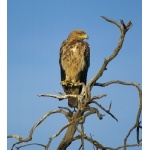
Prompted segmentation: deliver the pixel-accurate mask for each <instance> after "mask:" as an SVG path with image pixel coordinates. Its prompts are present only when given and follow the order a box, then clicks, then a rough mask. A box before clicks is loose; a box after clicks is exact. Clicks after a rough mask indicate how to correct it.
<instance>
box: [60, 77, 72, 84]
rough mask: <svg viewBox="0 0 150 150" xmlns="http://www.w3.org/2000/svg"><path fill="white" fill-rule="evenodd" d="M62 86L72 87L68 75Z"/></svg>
mask: <svg viewBox="0 0 150 150" xmlns="http://www.w3.org/2000/svg"><path fill="white" fill-rule="evenodd" d="M61 84H62V85H64V86H68V85H70V84H71V80H70V78H69V77H68V76H67V75H66V78H65V80H63V81H61Z"/></svg>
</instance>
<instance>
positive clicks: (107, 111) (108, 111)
mask: <svg viewBox="0 0 150 150" xmlns="http://www.w3.org/2000/svg"><path fill="white" fill-rule="evenodd" d="M91 103H94V104H96V105H97V106H98V107H100V108H101V109H102V110H103V111H105V112H106V113H108V114H109V115H110V116H111V117H112V118H114V119H115V120H116V121H117V122H118V119H117V118H116V117H115V116H114V115H113V114H112V113H110V110H106V109H105V108H104V107H102V105H100V104H99V103H98V102H96V101H92V102H91Z"/></svg>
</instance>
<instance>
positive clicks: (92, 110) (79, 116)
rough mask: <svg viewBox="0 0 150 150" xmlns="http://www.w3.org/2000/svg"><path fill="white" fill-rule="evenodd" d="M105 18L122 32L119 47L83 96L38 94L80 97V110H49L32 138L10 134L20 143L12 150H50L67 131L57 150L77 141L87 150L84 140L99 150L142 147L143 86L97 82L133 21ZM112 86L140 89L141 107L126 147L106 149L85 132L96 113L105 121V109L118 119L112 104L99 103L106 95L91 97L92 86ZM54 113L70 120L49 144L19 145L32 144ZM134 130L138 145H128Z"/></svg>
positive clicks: (114, 81)
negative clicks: (38, 149)
mask: <svg viewBox="0 0 150 150" xmlns="http://www.w3.org/2000/svg"><path fill="white" fill-rule="evenodd" d="M102 18H103V19H104V20H106V21H108V22H110V23H112V24H114V25H116V26H117V27H118V28H119V29H120V38H119V41H118V44H117V46H116V48H115V49H114V51H113V52H112V54H111V55H110V56H109V57H107V58H106V59H105V60H104V62H103V64H102V66H101V68H100V69H99V71H98V72H97V74H96V75H95V76H94V77H93V78H92V79H91V80H90V81H89V82H88V83H87V84H86V85H84V84H82V92H81V94H80V95H66V94H64V93H62V92H58V94H59V95H53V94H40V95H38V96H40V97H41V96H45V97H53V98H56V99H58V100H64V99H66V98H68V97H76V98H78V108H77V109H76V111H74V112H72V111H71V110H70V109H69V108H68V107H59V109H57V110H53V111H49V112H47V113H46V114H45V115H43V116H42V118H41V119H40V120H39V121H38V122H37V123H35V124H34V125H33V127H32V128H31V130H30V132H29V136H28V137H27V138H23V137H21V136H19V135H8V138H16V139H18V142H16V143H14V144H13V145H12V148H11V149H12V150H13V149H14V147H16V149H17V150H19V149H21V148H22V147H26V146H30V145H38V146H41V147H43V148H44V149H45V150H48V149H49V148H50V145H51V142H52V141H53V139H54V138H56V137H57V136H59V135H60V134H61V132H62V131H63V130H64V129H67V130H66V133H65V135H64V137H63V139H62V140H61V142H60V144H59V145H58V148H57V150H65V149H67V147H68V146H69V145H70V144H71V143H72V142H73V141H75V140H81V145H80V147H79V149H82V150H84V149H85V148H84V141H85V140H87V141H88V142H90V143H91V144H92V145H93V148H94V147H95V148H96V149H101V150H119V149H124V150H126V149H127V148H128V147H135V146H141V145H142V139H140V136H139V130H141V129H142V126H141V121H140V116H141V110H142V91H141V89H140V85H139V84H138V83H135V82H125V81H120V80H113V81H108V82H106V83H97V80H98V79H99V78H100V77H101V76H102V75H103V73H104V71H105V70H106V68H107V65H108V64H109V63H110V62H111V60H113V59H114V58H115V57H116V56H117V55H118V53H119V52H120V50H121V48H122V45H123V42H124V38H125V35H126V33H127V31H128V30H129V29H130V28H131V27H132V23H131V21H129V22H128V23H127V24H125V23H124V21H123V20H120V23H118V22H116V21H114V20H111V19H108V18H106V17H103V16H102ZM111 84H121V85H126V86H133V87H135V88H136V89H137V91H138V94H139V107H138V108H137V115H136V118H135V122H134V124H133V126H132V127H131V128H130V130H129V131H128V133H127V134H126V136H125V138H124V144H123V145H122V146H119V147H116V148H112V147H106V146H104V145H103V144H102V143H100V141H96V140H94V139H93V138H92V137H91V136H88V135H86V134H85V131H84V123H85V120H86V118H87V117H88V116H90V115H91V114H96V115H97V117H98V118H99V119H100V120H101V119H103V115H102V114H101V113H100V110H103V111H104V112H106V113H107V114H108V115H110V116H111V117H112V118H113V119H115V120H116V121H118V120H117V118H116V117H115V116H114V115H113V114H112V113H111V111H110V110H111V103H110V105H109V108H108V109H106V108H104V107H103V106H102V105H101V104H100V103H99V102H98V101H97V100H98V99H101V98H103V97H105V96H107V95H106V94H102V95H97V96H92V95H91V90H92V88H93V86H100V87H106V86H109V85H111ZM89 104H94V105H95V106H97V107H98V108H99V109H98V108H97V107H92V106H90V105H89ZM55 113H61V114H63V115H64V117H66V118H67V120H68V123H67V124H66V125H65V126H63V127H62V128H61V129H60V130H59V131H58V132H57V133H56V134H54V135H52V136H51V137H50V138H49V140H48V142H47V144H46V145H43V144H38V143H31V144H25V145H21V146H20V143H23V142H29V141H31V140H32V136H33V133H34V131H35V129H36V128H37V127H38V126H39V125H40V124H41V123H42V122H43V121H44V120H45V119H46V118H47V117H49V116H50V115H52V114H55ZM133 130H136V136H137V137H136V139H137V142H136V143H134V144H130V145H129V144H127V141H128V138H129V136H130V134H131V132H132V131H133ZM75 133H78V135H75ZM16 145H17V146H16ZM95 148H94V149H95Z"/></svg>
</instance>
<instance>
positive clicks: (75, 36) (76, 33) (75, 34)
mask: <svg viewBox="0 0 150 150" xmlns="http://www.w3.org/2000/svg"><path fill="white" fill-rule="evenodd" d="M88 38H89V37H88V35H87V34H86V33H85V32H84V31H83V30H73V31H72V32H71V33H70V34H69V36H68V39H69V40H84V39H88Z"/></svg>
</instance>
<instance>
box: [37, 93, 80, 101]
mask: <svg viewBox="0 0 150 150" xmlns="http://www.w3.org/2000/svg"><path fill="white" fill-rule="evenodd" d="M38 96H39V97H53V98H56V99H58V100H63V99H67V98H69V97H73V98H78V96H77V95H71V94H70V95H62V96H58V95H54V94H39V95H38Z"/></svg>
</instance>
